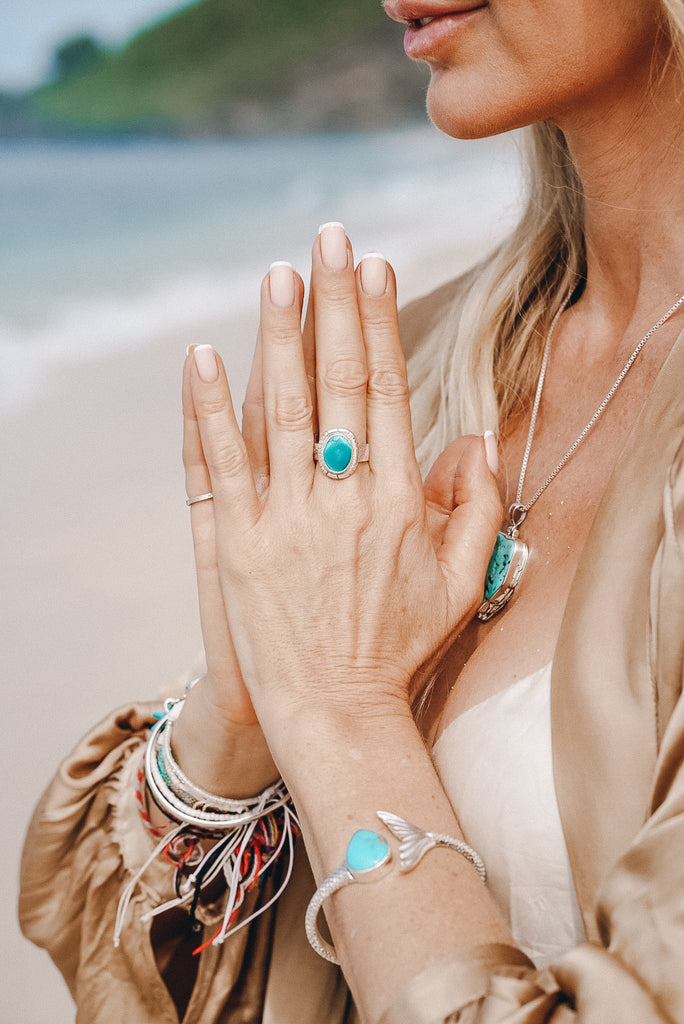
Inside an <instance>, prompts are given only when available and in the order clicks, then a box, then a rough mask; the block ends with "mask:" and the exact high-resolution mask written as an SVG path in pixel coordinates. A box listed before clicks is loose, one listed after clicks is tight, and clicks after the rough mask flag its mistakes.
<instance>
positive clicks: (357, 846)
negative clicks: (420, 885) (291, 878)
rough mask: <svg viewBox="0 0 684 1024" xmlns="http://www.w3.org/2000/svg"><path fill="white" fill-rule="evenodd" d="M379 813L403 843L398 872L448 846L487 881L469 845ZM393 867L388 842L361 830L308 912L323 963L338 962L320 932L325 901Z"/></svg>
mask: <svg viewBox="0 0 684 1024" xmlns="http://www.w3.org/2000/svg"><path fill="white" fill-rule="evenodd" d="M376 813H377V816H378V817H379V818H380V820H381V821H382V822H384V824H385V825H386V826H387V828H388V829H389V830H390V832H391V833H392V835H393V836H395V838H397V839H398V840H399V841H400V842H399V870H400V871H401V872H402V873H405V872H407V871H412V870H413V868H415V866H416V865H417V864H418V863H419V862H420V860H421V859H422V858H423V857H424V856H425V854H426V853H427V852H428V850H432V849H434V847H436V846H445V847H448V849H450V850H455V851H456V853H460V854H461V856H462V857H465V858H466V860H469V861H470V863H471V864H472V865H473V867H474V868H475V870H476V871H477V873H478V875H479V876H480V879H481V880H482V882H483V883H484V882H486V880H487V873H486V871H485V866H484V864H483V863H482V860H481V858H480V857H479V855H478V854H477V853H476V852H475V850H473V848H472V846H468V844H467V843H464V842H463V840H461V839H454V838H453V836H447V835H444V834H443V833H441V832H425V831H424V830H423V829H421V828H416V826H415V825H411V824H409V822H408V821H404V819H403V818H399V817H397V815H396V814H390V813H389V812H388V811H377V812H376ZM391 868H392V851H391V849H390V846H389V843H388V842H387V840H386V839H384V838H383V836H381V835H379V834H378V833H377V832H371V831H369V830H368V829H358V830H357V831H356V832H355V833H354V835H353V836H352V837H351V839H350V841H349V845H348V846H347V855H346V857H345V859H344V861H343V863H342V864H341V865H340V866H339V868H337V870H336V871H333V873H332V874H331V875H329V876H328V878H326V880H325V881H324V882H323V883H322V884H321V885H320V886H319V887H318V889H317V890H316V892H315V893H314V894H313V896H312V897H311V901H310V902H309V905H308V907H307V909H306V917H305V921H304V923H305V927H306V936H307V938H308V940H309V944H310V945H311V947H312V948H313V949H314V950H315V951H316V952H317V953H318V955H319V956H321V957H323V959H324V960H329V961H330V962H331V963H333V964H338V963H339V960H338V959H337V955H336V954H335V950H334V949H333V947H332V946H331V945H330V944H329V943H328V942H325V940H324V939H322V938H321V936H320V934H319V931H318V924H317V921H318V912H319V911H320V909H321V907H322V905H323V903H324V901H325V900H327V899H328V897H329V896H332V895H333V893H336V892H338V891H339V890H340V889H342V888H344V887H345V886H346V885H351V884H352V883H354V882H367V881H374V880H377V879H379V878H380V877H382V875H384V874H386V873H387V872H388V871H389V870H391Z"/></svg>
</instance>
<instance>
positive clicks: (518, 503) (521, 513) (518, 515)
mask: <svg viewBox="0 0 684 1024" xmlns="http://www.w3.org/2000/svg"><path fill="white" fill-rule="evenodd" d="M569 301H570V297H569V296H568V298H567V299H566V300H565V302H564V303H563V304H562V306H561V307H560V309H559V310H558V312H557V313H556V315H555V316H554V318H553V320H552V321H551V327H550V328H549V333H548V335H547V337H546V344H545V346H544V356H543V358H542V365H541V369H540V371H539V380H538V382H537V391H536V394H535V396H534V405H533V406H532V416H531V419H530V429H529V430H528V432H527V444H526V445H525V454H524V455H523V460H522V466H521V467H520V478H519V480H518V490H517V491H516V495H515V501H514V503H513V504H512V505H511V506H510V508H509V510H508V513H509V516H510V520H511V525H510V527H509V536H513V537H514V536H515V535H516V533H517V531H518V528H519V527H520V526H521V525H522V524H523V522H524V521H525V518H526V516H527V513H528V512H529V510H530V509H531V508H532V506H533V505H534V503H535V501H536V500H537V498H539V497H540V496H541V495H542V494H543V493H544V491H545V490H546V488H547V487H548V486H549V484H550V483H551V481H552V480H555V478H556V477H557V476H558V474H559V473H560V471H561V469H562V468H563V466H564V465H565V464H566V462H567V461H568V459H570V458H571V457H572V456H573V455H574V454H575V452H576V451H577V449H578V448H579V446H580V445H581V443H582V441H583V440H584V438H585V437H586V436H587V434H588V433H589V431H590V430H591V428H592V427H593V426H594V424H595V423H596V421H597V419H598V418H599V416H600V415H601V413H602V412H603V411H604V409H605V408H606V406H607V405H608V403H609V402H610V400H611V398H612V397H613V395H614V394H615V392H616V391H617V389H618V388H619V387H620V385H621V384H622V382H623V380H624V379H625V377H626V376H627V374H628V372H629V370H630V369H631V367H632V364H633V363H634V360H635V359H636V357H637V356H638V355H639V353H640V352H641V350H642V348H643V347H644V345H645V344H646V342H647V341H648V339H649V338H650V337H651V335H652V334H655V332H656V331H657V330H658V328H659V327H662V326H663V324H664V323H666V321H667V320H669V319H670V317H671V316H673V314H674V313H676V312H677V310H678V309H679V307H680V306H681V305H682V304H684V295H680V296H679V298H678V299H677V301H676V302H675V304H674V305H673V306H671V307H670V308H669V309H668V311H667V313H665V314H664V315H663V316H661V318H660V320H658V322H657V323H655V324H653V327H651V329H650V331H647V333H646V334H645V335H644V336H643V338H642V339H641V341H640V342H639V344H638V345H637V347H636V348H635V349H634V351H633V352H632V354H631V356H630V357H629V359H628V360H627V362H626V363H625V365H624V366H623V367H622V369H621V371H620V373H619V374H618V376H617V377H616V378H615V380H614V381H613V384H612V385H611V388H610V390H609V391H608V394H607V395H606V397H605V398H604V399H603V401H602V402H601V404H600V405H599V407H598V409H597V410H596V412H595V413H594V415H593V416H592V417H591V419H590V420H589V422H588V423H587V425H586V427H585V428H584V430H583V431H582V432H581V434H579V435H578V436H577V437H576V438H575V440H574V441H573V443H572V444H571V445H570V447H569V448H568V450H567V452H566V453H565V455H564V456H563V458H562V459H561V460H560V462H558V463H557V464H556V466H555V468H554V469H553V470H552V471H551V472H550V473H549V475H548V476H547V478H546V480H545V481H544V483H543V484H542V485H541V486H540V487H539V488H538V489H537V490H536V492H535V493H534V494H533V496H532V497H531V498H530V500H529V501H528V502H526V503H525V504H523V502H522V489H523V485H524V483H525V475H526V473H527V464H528V462H529V459H530V451H531V450H532V439H533V438H534V428H535V426H536V424H537V414H538V412H539V404H540V402H541V396H542V388H543V387H544V378H545V377H546V368H547V366H548V363H549V354H550V352H551V339H552V338H553V332H554V330H555V328H556V324H557V323H558V320H559V319H560V316H561V314H562V313H563V312H564V310H565V308H566V306H567V304H568V302H569Z"/></svg>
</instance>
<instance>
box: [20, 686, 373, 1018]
mask: <svg viewBox="0 0 684 1024" xmlns="http://www.w3.org/2000/svg"><path fill="white" fill-rule="evenodd" d="M158 710H159V705H157V704H135V705H131V706H128V707H126V708H122V709H120V710H119V711H118V712H115V713H114V714H113V715H111V716H110V717H108V718H107V719H105V721H103V722H102V723H101V724H100V725H98V726H97V727H96V728H95V729H93V730H92V731H91V732H90V733H89V734H88V735H87V736H86V737H85V738H84V739H83V740H82V741H81V742H80V743H79V745H78V746H77V748H76V750H75V751H74V752H73V754H71V755H70V756H69V757H68V758H67V759H66V761H64V763H63V764H62V765H61V767H60V769H59V771H58V773H57V775H56V777H55V779H54V780H53V782H52V783H51V784H50V786H49V788H48V789H47V791H46V793H45V794H44V796H43V798H42V800H41V801H40V803H39V805H38V807H37V808H36V811H35V813H34V816H33V820H32V822H31V825H30V827H29V831H28V834H27V837H26V842H25V847H24V854H23V860H22V872H21V894H20V904H19V917H20V923H21V927H22V930H23V932H24V934H25V936H26V937H27V938H28V939H30V940H31V941H32V942H34V943H36V944H37V945H38V946H42V947H43V948H44V949H46V950H47V951H48V953H49V954H50V956H51V957H52V959H53V960H54V962H55V964H56V965H57V967H58V968H59V970H60V971H61V972H62V974H63V976H64V978H65V980H66V982H67V984H68V986H69V989H70V991H71V994H72V996H73V998H74V1000H75V1002H76V1006H77V1017H76V1020H77V1024H131V1022H135V1024H178V1019H179V1014H178V1012H177V1009H176V1005H175V1004H174V1001H173V999H172V997H171V994H170V992H169V989H168V988H167V985H166V983H165V977H164V965H163V962H160V961H163V960H164V959H165V958H164V956H163V955H162V956H161V957H160V948H159V941H158V936H156V935H155V932H154V929H153V927H152V926H151V924H150V921H149V919H146V918H145V915H146V913H148V912H149V911H150V910H152V909H153V908H154V907H157V906H159V905H160V904H162V903H164V902H166V901H167V900H169V899H171V898H172V897H173V896H174V895H175V893H174V889H173V868H172V867H171V866H170V865H168V864H167V863H166V862H165V861H164V859H163V858H161V857H159V858H156V859H154V860H153V861H152V862H151V863H150V865H149V867H148V868H147V869H146V870H145V873H144V875H143V876H142V878H141V880H140V881H139V883H138V884H137V886H136V888H135V891H134V895H133V898H132V900H131V902H130V904H129V906H128V909H127V913H126V919H125V923H124V926H123V928H122V930H121V941H120V945H119V947H118V948H115V946H114V934H115V925H116V916H117V907H118V906H119V902H120V898H121V894H122V892H123V891H124V888H125V887H126V885H127V884H129V883H130V882H131V880H132V879H133V878H134V877H135V875H136V874H137V873H138V872H139V870H140V868H141V867H142V866H143V865H144V864H145V862H146V861H147V860H149V858H150V854H151V853H152V852H153V851H154V849H155V843H156V840H153V839H152V838H151V837H150V836H149V835H148V832H147V830H146V828H145V826H144V824H143V822H142V820H141V817H140V814H139V809H138V803H137V799H136V789H137V785H136V782H137V780H136V776H137V773H138V771H139V768H140V766H141V763H142V756H143V750H144V746H145V742H146V740H147V737H148V735H149V728H150V726H151V725H152V724H153V722H154V717H153V712H155V711H158ZM278 884H279V881H278V879H277V877H275V875H274V876H269V875H268V874H267V875H266V876H265V877H264V880H263V883H262V884H260V885H259V886H258V887H257V888H255V889H254V890H253V891H252V892H250V893H249V894H248V895H247V898H246V901H245V905H244V908H243V912H244V913H245V915H249V914H250V913H251V912H252V911H254V910H255V909H256V907H258V906H260V905H261V904H263V903H265V902H266V901H267V900H269V899H270V897H271V896H272V895H273V894H274V891H275V888H276V886H277V885H278ZM313 889H314V883H313V878H312V877H311V871H310V868H309V864H308V860H307V858H306V854H305V850H304V848H303V844H301V843H300V842H299V841H298V842H297V850H296V853H295V860H294V871H293V875H292V879H291V881H290V883H289V885H288V887H287V889H286V890H285V893H284V894H283V896H282V897H281V898H280V899H279V900H278V901H277V903H276V904H275V906H274V907H273V908H271V910H269V911H268V912H266V913H264V914H262V915H261V916H260V917H257V918H256V919H255V920H254V921H252V922H251V924H250V925H249V926H248V927H245V928H243V929H241V930H240V931H237V932H236V933H235V934H233V935H232V936H231V937H230V939H229V940H228V941H227V942H225V943H224V944H223V945H220V946H210V947H209V948H207V949H205V950H204V951H203V952H202V953H201V955H200V956H199V957H197V958H196V960H195V961H194V963H195V967H196V977H195V976H193V977H192V979H191V981H190V984H189V992H188V995H189V1003H188V1004H187V1007H186V1009H185V1014H184V1016H183V1020H185V1021H188V1022H190V1021H191V1022H192V1024H247V1022H255V1024H256V1022H257V1021H259V1022H261V1021H263V1022H264V1024H267V1022H268V1024H321V1022H323V1021H325V1024H354V1022H355V1021H356V1020H357V1018H356V1013H355V1010H354V1008H353V1006H352V1003H351V1000H350V997H349V992H348V989H347V986H346V984H345V982H344V978H343V976H342V974H341V972H340V971H339V969H338V968H337V967H335V966H334V965H332V964H328V963H325V962H323V961H321V960H320V959H319V957H317V956H316V954H315V953H314V952H313V950H312V949H311V948H310V947H309V945H308V943H307V941H306V935H305V931H304V912H305V909H306V905H307V902H308V900H309V898H310V896H311V894H312V892H313ZM223 902H224V901H223V900H222V899H218V900H217V901H216V903H215V904H208V905H205V904H200V907H199V908H198V913H197V916H198V918H199V919H200V921H201V922H202V923H203V924H204V925H205V927H206V930H205V934H206V935H211V934H213V932H214V931H215V930H216V928H217V927H218V925H219V924H220V922H221V921H222V920H223V913H224V907H223ZM164 917H166V915H162V917H161V918H157V919H156V920H157V921H161V920H163V918H164ZM183 919H185V920H187V915H185V914H182V913H181V914H180V915H179V921H180V922H181V925H182V922H183ZM209 929H211V930H209ZM181 930H182V928H181ZM168 931H169V929H168V928H167V932H168ZM171 931H173V928H171ZM172 940H173V936H172ZM196 942H197V940H196V939H194V940H193V947H194V945H195V944H196ZM166 959H168V958H166ZM186 961H187V957H186ZM173 966H174V965H173V961H172V962H171V964H170V967H169V971H171V970H172V969H173ZM167 980H168V978H167Z"/></svg>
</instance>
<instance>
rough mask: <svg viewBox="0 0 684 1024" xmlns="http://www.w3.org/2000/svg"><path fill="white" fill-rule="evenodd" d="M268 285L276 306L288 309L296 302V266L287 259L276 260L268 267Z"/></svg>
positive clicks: (272, 300)
mask: <svg viewBox="0 0 684 1024" xmlns="http://www.w3.org/2000/svg"><path fill="white" fill-rule="evenodd" d="M268 287H269V289H270V292H271V302H272V303H273V305H274V306H280V307H281V308H283V309H286V308H287V307H288V306H291V305H292V303H293V302H294V297H295V278H294V267H293V266H292V264H291V263H288V262H287V260H276V262H275V263H272V264H271V266H270V267H269V268H268Z"/></svg>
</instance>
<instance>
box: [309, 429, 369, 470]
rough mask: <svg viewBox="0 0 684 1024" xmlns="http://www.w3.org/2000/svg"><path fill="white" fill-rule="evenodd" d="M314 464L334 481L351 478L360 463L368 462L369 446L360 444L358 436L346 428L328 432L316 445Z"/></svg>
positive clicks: (314, 448)
mask: <svg viewBox="0 0 684 1024" xmlns="http://www.w3.org/2000/svg"><path fill="white" fill-rule="evenodd" d="M313 457H314V462H317V463H318V465H319V466H320V468H321V471H322V472H323V473H324V474H325V475H326V476H329V477H331V478H332V479H333V480H344V478H345V477H348V476H351V475H352V473H353V472H354V470H355V469H356V467H357V466H358V464H359V463H360V462H368V445H367V444H359V442H358V441H357V440H356V435H355V434H353V433H352V431H351V430H347V429H346V428H345V427H336V428H335V429H334V430H326V432H325V434H323V436H322V437H321V438H319V440H318V441H316V443H315V444H314V447H313Z"/></svg>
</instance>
